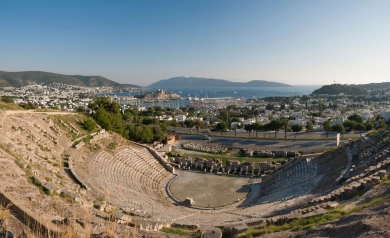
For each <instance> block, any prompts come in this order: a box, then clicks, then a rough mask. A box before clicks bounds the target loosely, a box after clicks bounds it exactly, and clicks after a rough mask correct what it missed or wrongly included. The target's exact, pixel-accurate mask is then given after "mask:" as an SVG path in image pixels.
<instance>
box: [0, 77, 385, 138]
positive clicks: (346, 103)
mask: <svg viewBox="0 0 390 238" xmlns="http://www.w3.org/2000/svg"><path fill="white" fill-rule="evenodd" d="M119 90H127V91H129V92H130V91H133V90H140V89H134V88H125V89H123V88H121V89H118V88H116V87H82V86H72V85H66V84H59V83H53V84H50V85H40V84H33V85H28V86H23V87H19V88H1V89H0V94H1V95H4V96H5V97H10V98H12V100H13V102H14V103H16V104H19V105H21V106H25V105H30V107H31V108H38V109H45V108H46V109H59V110H63V111H85V110H89V108H88V105H89V103H90V102H91V101H92V100H93V98H94V97H95V96H97V95H100V96H104V95H107V94H109V95H113V94H115V93H114V92H117V91H119ZM158 92H159V93H158ZM164 92H165V91H163V90H162V91H157V94H156V95H161V93H164ZM368 93H369V94H367V95H361V96H359V95H355V96H348V95H344V94H339V95H325V94H322V95H310V96H308V95H304V96H294V97H270V98H257V99H243V98H219V99H218V98H217V99H203V100H196V101H195V100H193V101H188V104H187V106H181V107H176V108H167V107H165V108H163V107H161V106H158V104H157V103H156V104H153V103H151V104H149V105H148V106H146V105H142V103H139V104H137V103H136V104H134V101H135V100H137V99H136V98H134V97H131V96H128V97H117V96H110V99H111V101H116V102H118V103H119V104H120V107H121V111H122V114H124V112H125V111H131V112H132V115H133V116H134V118H132V120H133V121H135V120H137V122H142V120H143V119H144V118H151V119H155V120H156V121H161V122H166V124H167V125H172V126H180V125H182V126H187V127H195V126H197V127H198V128H214V127H215V126H216V125H217V124H218V123H220V122H225V123H226V124H227V125H226V126H225V127H226V128H224V129H231V130H234V129H243V130H247V131H248V130H249V131H252V130H259V129H256V128H250V125H254V124H256V123H257V124H259V123H260V124H262V125H267V124H270V123H271V122H272V121H283V120H288V128H286V129H288V131H292V130H291V129H292V126H293V125H300V126H301V127H302V128H300V130H306V131H324V130H325V131H327V130H329V129H327V128H325V129H324V123H325V124H326V122H327V121H328V122H329V123H330V127H333V126H335V125H337V124H339V125H343V126H344V129H343V128H341V129H340V128H339V130H340V131H339V132H344V131H345V130H348V129H349V130H351V129H356V128H352V126H349V124H348V118H349V117H350V116H351V115H358V116H360V117H361V118H362V119H363V120H364V123H363V121H361V122H360V123H362V124H363V126H360V127H359V128H358V129H359V130H370V129H372V128H374V127H378V126H380V125H379V124H380V123H382V124H381V125H382V126H383V125H384V123H386V122H388V121H389V119H390V97H389V93H390V90H389V89H382V90H375V91H368ZM129 98H130V99H131V100H130V101H131V103H128V102H129V100H127V101H126V100H125V99H129ZM174 99H175V100H177V99H178V98H177V95H176V96H175V97H174ZM381 119H383V121H381ZM186 121H187V123H185V122H186ZM191 121H192V122H193V123H191ZM196 121H200V122H197V123H198V124H197V125H195V124H194V123H195V122H196ZM176 124H177V125H176ZM284 124H286V123H284ZM280 127H281V126H280V125H279V128H278V129H280ZM325 127H326V126H325ZM353 127H355V126H353ZM263 129H264V128H263ZM268 129H269V130H272V128H268ZM274 129H275V128H274ZM278 129H276V130H278ZM298 129H299V128H298Z"/></svg>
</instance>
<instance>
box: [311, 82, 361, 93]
mask: <svg viewBox="0 0 390 238" xmlns="http://www.w3.org/2000/svg"><path fill="white" fill-rule="evenodd" d="M341 93H343V94H345V95H365V94H367V91H366V90H365V89H363V88H357V87H354V86H351V85H347V84H332V85H324V86H322V87H321V88H319V89H316V90H314V91H313V93H312V94H328V95H339V94H341Z"/></svg>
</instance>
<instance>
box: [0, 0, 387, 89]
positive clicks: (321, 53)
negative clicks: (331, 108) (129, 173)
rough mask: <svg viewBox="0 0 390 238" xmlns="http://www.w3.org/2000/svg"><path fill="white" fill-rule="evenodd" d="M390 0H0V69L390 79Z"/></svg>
mask: <svg viewBox="0 0 390 238" xmlns="http://www.w3.org/2000/svg"><path fill="white" fill-rule="evenodd" d="M389 9H390V1H377V0H370V1H368V0H365V1H359V0H353V1H343V0H341V1H336V0H332V1H330V0H327V1H312V0H310V1H298V0H290V1H278V0H272V1H271V0H270V1H260V0H258V1H237V0H234V1H229V0H223V1H217V0H211V1H210V0H204V1H203V0H193V1H190V0H185V1H183V0H180V1H160V0H155V1H149V0H143V1H108V0H107V1H71V0H67V1H44V0H39V1H18V0H15V1H9V0H0V46H1V47H0V70H3V71H27V70H38V71H48V72H55V73H63V74H82V75H101V76H104V77H107V78H109V79H112V80H114V81H117V82H121V83H134V84H138V85H141V86H146V85H149V84H151V83H153V82H156V81H158V80H160V79H166V78H170V77H175V76H186V77H191V76H193V77H210V78H222V79H227V80H231V81H250V80H256V79H260V80H270V81H276V82H283V83H288V84H293V85H309V84H314V85H320V84H331V83H333V82H334V80H336V82H338V83H343V84H344V83H346V84H351V83H370V82H385V81H389V80H390V14H389Z"/></svg>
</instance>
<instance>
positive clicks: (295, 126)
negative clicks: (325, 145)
mask: <svg viewBox="0 0 390 238" xmlns="http://www.w3.org/2000/svg"><path fill="white" fill-rule="evenodd" d="M302 129H303V126H302V125H300V124H295V125H292V126H291V130H292V131H293V132H295V138H297V134H298V132H300V131H301V130H302Z"/></svg>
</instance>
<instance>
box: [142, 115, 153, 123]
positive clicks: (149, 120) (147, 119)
mask: <svg viewBox="0 0 390 238" xmlns="http://www.w3.org/2000/svg"><path fill="white" fill-rule="evenodd" d="M142 124H144V125H152V124H154V120H153V118H151V117H145V118H144V119H143V120H142Z"/></svg>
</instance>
